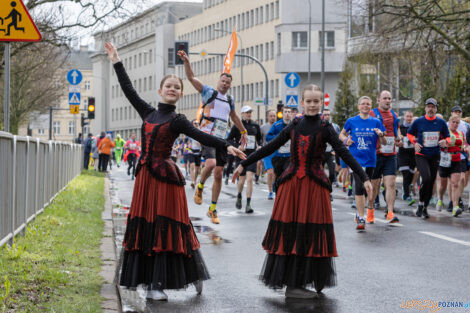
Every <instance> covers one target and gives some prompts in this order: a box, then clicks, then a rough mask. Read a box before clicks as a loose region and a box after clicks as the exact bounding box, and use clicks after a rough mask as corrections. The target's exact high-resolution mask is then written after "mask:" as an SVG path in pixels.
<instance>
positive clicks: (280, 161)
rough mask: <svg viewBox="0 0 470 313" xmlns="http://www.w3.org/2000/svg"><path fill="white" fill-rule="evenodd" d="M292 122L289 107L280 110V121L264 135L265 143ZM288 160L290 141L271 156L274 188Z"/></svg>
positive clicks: (286, 166)
mask: <svg viewBox="0 0 470 313" xmlns="http://www.w3.org/2000/svg"><path fill="white" fill-rule="evenodd" d="M291 121H292V111H291V108H290V107H287V106H285V107H283V108H282V119H280V120H279V121H277V122H276V123H274V124H273V126H271V129H270V130H269V132H268V133H267V135H266V142H269V141H271V140H273V139H274V138H275V137H276V136H277V135H279V133H280V132H281V131H282V130H283V129H284V127H286V126H287V125H289V123H290V122H291ZM289 158H290V140H289V141H288V142H286V143H285V144H284V145H283V146H282V147H281V148H279V149H278V150H277V151H276V152H274V153H273V155H272V164H273V168H274V175H275V176H276V180H275V183H274V186H275V187H276V186H277V181H278V179H279V177H280V176H281V174H282V173H283V172H284V171H285V170H286V169H287V168H288V167H289Z"/></svg>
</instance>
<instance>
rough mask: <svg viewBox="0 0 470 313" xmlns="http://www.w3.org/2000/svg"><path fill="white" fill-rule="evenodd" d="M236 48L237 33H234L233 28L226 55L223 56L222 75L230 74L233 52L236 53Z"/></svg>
mask: <svg viewBox="0 0 470 313" xmlns="http://www.w3.org/2000/svg"><path fill="white" fill-rule="evenodd" d="M237 46H238V38H237V32H236V31H235V28H234V29H233V32H232V38H231V39H230V44H229V46H228V50H227V54H225V59H224V68H223V69H222V73H229V74H230V71H231V70H232V62H233V58H234V57H235V52H237Z"/></svg>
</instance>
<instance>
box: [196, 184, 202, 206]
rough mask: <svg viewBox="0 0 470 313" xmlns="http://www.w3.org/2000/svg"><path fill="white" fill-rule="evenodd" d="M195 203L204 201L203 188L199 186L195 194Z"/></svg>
mask: <svg viewBox="0 0 470 313" xmlns="http://www.w3.org/2000/svg"><path fill="white" fill-rule="evenodd" d="M194 203H196V204H201V203H202V189H201V188H199V186H197V187H196V193H195V194H194Z"/></svg>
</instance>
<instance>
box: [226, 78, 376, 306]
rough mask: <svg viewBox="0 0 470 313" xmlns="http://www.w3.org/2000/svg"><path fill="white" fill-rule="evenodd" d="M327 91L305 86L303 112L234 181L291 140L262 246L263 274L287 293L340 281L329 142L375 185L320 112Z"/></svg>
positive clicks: (299, 294)
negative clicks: (327, 169)
mask: <svg viewBox="0 0 470 313" xmlns="http://www.w3.org/2000/svg"><path fill="white" fill-rule="evenodd" d="M322 99H323V93H322V92H321V90H320V88H319V87H318V86H315V85H308V86H307V87H305V88H304V90H303V91H302V102H301V104H302V107H303V110H304V115H303V116H302V117H297V118H295V119H294V120H293V122H292V123H290V124H289V125H288V126H286V127H285V128H284V129H283V130H282V132H281V133H280V134H279V135H278V136H277V137H276V138H275V139H273V140H272V141H270V142H269V144H267V145H265V146H263V147H262V148H261V149H259V150H258V151H256V152H254V153H253V154H251V155H250V156H249V157H248V158H247V159H246V160H244V161H242V162H241V164H240V166H239V167H238V168H237V170H236V172H235V173H234V175H233V181H235V179H236V178H237V177H238V176H239V175H240V173H241V172H242V171H243V167H247V166H249V165H250V164H252V163H254V162H256V161H258V160H260V159H262V158H264V157H266V156H268V155H270V154H272V153H273V152H274V151H276V150H277V149H279V148H280V147H281V146H283V145H284V144H285V143H286V142H287V141H289V140H290V149H291V150H290V151H291V152H290V155H291V156H290V166H289V167H288V169H287V170H286V171H285V172H284V173H283V174H282V175H281V177H280V178H279V185H280V186H279V189H278V191H277V195H276V201H275V203H274V208H273V213H272V216H271V220H270V221H269V226H268V229H267V231H266V235H265V237H264V240H263V248H264V249H265V250H266V252H267V253H268V254H267V257H266V260H265V263H264V266H263V270H262V272H261V277H260V279H261V280H262V281H263V282H264V283H265V284H266V285H267V286H270V287H272V288H283V287H284V286H287V288H286V297H292V298H313V297H315V293H314V292H313V291H310V290H308V289H306V287H307V286H312V287H314V288H315V289H316V290H317V292H320V291H321V290H322V289H323V288H324V287H325V286H333V285H334V284H335V270H334V264H333V259H332V258H333V257H337V256H338V254H337V252H336V243H335V235H334V230H333V214H332V210H331V201H330V192H331V184H330V181H328V178H327V176H326V174H325V171H324V170H323V166H322V164H323V158H324V154H325V149H326V144H327V143H329V144H331V146H332V147H333V148H334V150H335V151H336V153H338V155H339V156H340V157H341V159H343V160H344V161H345V162H346V164H348V166H349V167H350V168H351V169H352V170H353V171H354V172H355V173H357V174H358V175H359V177H360V178H361V180H362V181H363V182H364V186H365V187H366V190H367V192H372V186H371V184H370V181H369V178H368V177H367V175H366V173H365V172H364V171H363V170H362V168H361V166H360V165H359V163H357V161H356V160H355V159H354V157H353V156H352V155H351V154H350V153H349V151H348V150H347V148H346V147H345V146H344V145H343V143H342V142H341V141H340V140H339V138H338V134H337V133H336V131H335V130H334V128H333V126H331V124H329V123H326V122H324V121H323V120H322V119H321V117H320V115H319V112H320V109H321V107H322V101H323V100H322Z"/></svg>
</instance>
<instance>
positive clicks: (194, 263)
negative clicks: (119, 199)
mask: <svg viewBox="0 0 470 313" xmlns="http://www.w3.org/2000/svg"><path fill="white" fill-rule="evenodd" d="M106 51H107V53H108V55H109V58H110V59H111V61H112V62H113V64H114V70H115V71H116V76H117V78H118V80H119V83H120V85H121V88H122V89H123V92H124V94H125V95H126V97H127V99H128V100H129V102H130V103H131V104H132V106H134V108H135V109H136V110H137V112H138V113H139V116H140V117H141V118H142V120H143V125H142V141H143V147H144V149H143V157H142V158H141V159H140V162H139V167H138V170H137V180H136V182H135V186H134V193H133V196H132V203H131V207H130V210H129V215H128V218H127V226H126V232H125V235H124V240H123V246H124V252H123V253H124V256H123V261H122V271H121V278H120V285H121V286H125V287H127V288H135V287H137V286H138V285H139V284H144V285H145V286H146V287H147V296H146V297H147V298H150V299H154V300H167V299H168V296H167V295H166V294H165V293H164V292H163V290H164V289H181V288H185V287H186V286H188V285H189V284H194V285H195V286H196V290H197V292H198V294H200V293H201V292H202V281H204V280H206V279H209V274H208V272H207V268H206V266H205V264H204V261H203V259H202V256H201V254H200V252H199V248H200V244H199V241H198V239H197V237H196V233H195V232H194V229H193V226H192V224H191V221H190V219H189V215H188V204H187V201H186V194H185V191H184V186H183V185H184V184H185V180H184V177H183V175H182V173H181V171H180V170H179V169H178V166H177V165H176V164H175V163H174V162H173V161H172V160H171V159H170V158H169V157H170V151H171V148H172V146H173V142H174V141H175V140H176V139H177V138H178V135H179V134H180V133H183V134H186V135H188V136H191V137H194V138H195V139H196V140H198V141H200V142H202V143H203V144H206V145H208V146H211V147H217V148H218V149H220V150H225V151H228V152H230V153H235V154H238V156H240V157H242V158H243V156H244V154H243V152H241V151H240V150H238V149H236V148H234V147H233V146H229V145H228V143H227V142H226V141H225V140H221V139H218V138H216V137H214V136H209V135H207V134H204V133H203V132H201V131H199V130H198V129H196V128H194V127H193V126H192V124H191V123H190V122H189V121H188V120H187V119H186V117H185V116H184V115H182V114H177V113H176V112H175V109H176V106H175V104H176V102H177V101H178V99H179V98H180V97H181V96H182V94H183V84H182V81H181V78H179V77H177V76H175V75H168V76H165V77H164V78H163V79H162V81H161V83H160V89H159V90H158V93H159V95H160V96H161V98H162V101H163V102H160V103H159V104H158V109H155V108H154V107H152V106H150V105H149V104H148V103H146V102H145V101H144V100H143V99H141V98H140V97H139V95H137V92H136V91H135V89H134V88H133V86H132V83H131V81H130V79H129V77H128V76H127V73H126V71H125V69H124V66H123V64H122V62H121V60H120V59H119V57H118V54H117V51H116V49H115V48H114V46H113V45H112V44H109V43H106Z"/></svg>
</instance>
